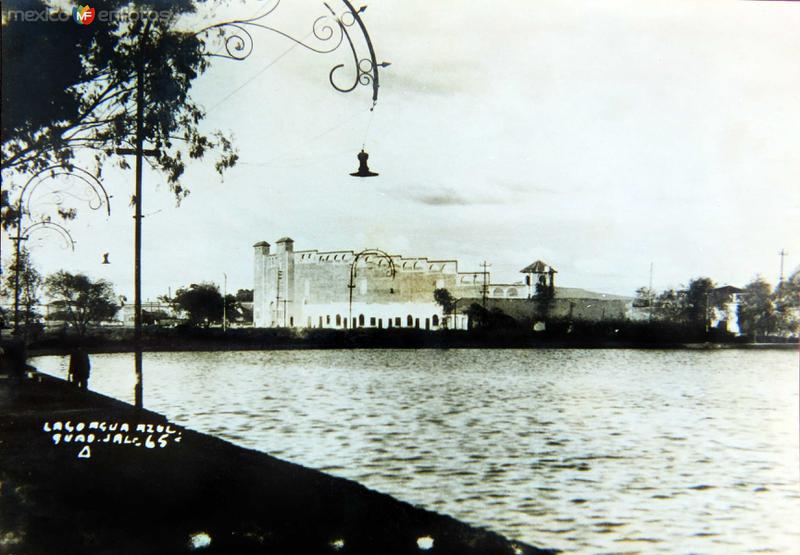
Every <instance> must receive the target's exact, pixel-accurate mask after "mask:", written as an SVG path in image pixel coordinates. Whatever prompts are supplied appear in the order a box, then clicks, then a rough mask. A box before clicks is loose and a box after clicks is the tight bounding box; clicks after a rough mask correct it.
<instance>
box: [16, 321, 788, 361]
mask: <svg viewBox="0 0 800 555" xmlns="http://www.w3.org/2000/svg"><path fill="white" fill-rule="evenodd" d="M594 332H595V333H566V332H564V330H554V331H552V332H544V333H535V332H531V331H527V330H524V331H522V330H518V329H512V330H502V329H500V330H471V331H463V330H437V331H427V330H417V329H399V328H396V329H383V330H381V329H355V330H331V329H310V330H295V329H286V328H274V329H254V328H238V329H229V330H226V331H223V330H221V329H219V328H209V329H202V328H199V329H198V328H188V329H187V328H167V329H164V328H156V329H149V330H147V329H146V330H145V333H144V335H143V339H142V348H143V350H144V351H147V352H169V351H247V350H281V349H472V348H474V349H481V348H493V349H693V350H716V349H788V350H795V349H797V348H798V343H797V341H796V340H795V341H794V342H788V341H783V342H778V341H771V342H763V343H752V342H749V341H746V340H745V339H744V338H734V337H732V336H728V335H711V336H709V337H694V336H674V335H673V336H669V335H667V336H652V335H642V334H640V335H635V334H630V333H625V331H624V330H618V329H615V328H609V329H599V330H594ZM79 345H80V346H81V347H83V348H85V349H86V350H88V351H89V352H92V353H125V352H133V350H134V342H133V334H132V330H120V329H110V330H102V329H101V330H97V331H95V332H94V333H92V334H90V335H88V336H86V337H79V336H77V335H74V334H68V333H60V334H54V333H50V334H47V335H44V336H42V337H40V338H37V339H35V340H33V341H30V342H29V344H28V353H29V355H31V356H42V355H48V354H63V353H67V352H69V351H70V350H71V349H73V348H75V347H76V346H79Z"/></svg>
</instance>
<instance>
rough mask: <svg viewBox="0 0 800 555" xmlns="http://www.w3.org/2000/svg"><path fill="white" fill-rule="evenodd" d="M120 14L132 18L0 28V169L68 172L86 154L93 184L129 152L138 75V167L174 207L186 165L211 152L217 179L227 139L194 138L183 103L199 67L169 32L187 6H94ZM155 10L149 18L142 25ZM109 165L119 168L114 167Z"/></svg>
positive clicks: (193, 51) (188, 103)
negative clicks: (163, 182)
mask: <svg viewBox="0 0 800 555" xmlns="http://www.w3.org/2000/svg"><path fill="white" fill-rule="evenodd" d="M38 5H39V6H43V4H42V3H41V2H40V3H39V4H38ZM30 6H31V5H30V3H29V4H27V9H30ZM122 8H125V9H128V10H130V11H134V12H137V13H139V14H140V15H141V17H136V18H109V20H106V21H103V20H101V19H100V18H98V19H96V20H95V21H94V22H93V23H92V25H87V26H83V25H75V24H74V22H72V21H48V22H39V23H31V22H24V21H17V20H14V19H10V20H9V21H7V22H6V23H5V24H4V25H3V33H2V35H3V37H2V42H3V44H2V50H3V71H4V75H3V91H2V108H3V114H4V117H3V129H2V131H3V137H2V150H1V151H0V153H1V154H2V160H1V161H0V167H1V168H2V169H3V170H13V171H14V172H16V173H31V172H34V171H36V170H40V169H43V168H46V167H48V166H50V165H53V164H70V163H72V162H73V160H74V158H75V156H76V154H77V152H78V151H79V150H82V149H89V150H90V151H92V152H93V153H94V159H95V162H96V171H97V174H98V175H99V174H100V171H101V168H102V166H103V164H104V162H105V161H106V159H107V158H108V157H109V156H110V155H111V154H113V153H114V149H115V148H116V147H120V146H127V147H132V146H134V145H135V137H134V135H135V129H136V84H137V74H138V70H141V75H142V82H143V88H144V106H145V114H144V129H143V131H144V136H145V138H146V140H147V142H148V148H155V149H156V150H157V152H158V154H157V155H155V156H152V157H149V158H148V162H149V163H150V164H151V165H152V166H153V167H155V168H156V169H158V170H160V171H161V172H162V173H163V174H165V175H166V178H167V181H168V183H169V185H170V187H171V188H172V190H173V192H174V193H175V195H176V197H177V199H178V200H180V199H181V198H183V197H184V196H185V195H186V194H187V193H188V190H187V189H185V188H184V187H183V186H182V185H181V184H180V183H179V179H180V177H181V175H182V174H183V172H184V169H185V164H186V162H187V159H201V158H203V157H204V156H205V155H206V154H207V153H208V152H209V151H210V150H212V149H218V150H219V153H220V155H219V158H218V159H217V161H216V163H215V167H216V169H217V171H218V172H220V173H222V172H223V171H224V170H225V169H227V168H229V167H231V166H232V165H234V164H235V162H236V160H237V154H236V152H235V150H234V148H233V145H232V143H231V141H230V140H229V139H228V138H227V137H225V136H223V135H222V134H221V133H219V132H211V133H205V132H203V131H201V129H200V122H201V121H202V120H203V119H204V117H205V112H204V111H203V109H202V108H201V107H200V106H199V105H198V104H197V103H196V102H195V101H194V100H193V99H192V97H191V96H190V94H189V91H190V88H191V84H192V82H193V81H194V80H195V79H196V78H197V77H198V76H199V75H200V74H201V73H203V72H204V71H205V70H206V69H207V67H208V58H207V57H206V56H205V55H204V43H203V39H202V38H201V37H200V36H198V35H195V34H193V33H190V32H182V31H179V30H178V23H179V21H180V19H181V17H182V16H185V15H187V14H191V13H192V12H194V3H193V2H191V1H189V0H178V1H175V2H170V3H164V2H156V1H153V2H134V1H132V0H109V1H108V2H105V3H104V9H107V10H120V9H122ZM49 9H52V8H49ZM156 11H157V13H158V14H159V17H145V14H146V13H154V12H156ZM32 68H35V70H32ZM119 164H120V166H122V167H127V165H128V163H127V162H126V161H125V160H124V159H122V158H120V159H119Z"/></svg>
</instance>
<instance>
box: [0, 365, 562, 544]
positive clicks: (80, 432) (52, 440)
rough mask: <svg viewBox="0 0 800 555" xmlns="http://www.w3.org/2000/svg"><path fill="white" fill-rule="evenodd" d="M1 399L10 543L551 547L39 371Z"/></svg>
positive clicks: (2, 389) (1, 510) (14, 381)
mask: <svg viewBox="0 0 800 555" xmlns="http://www.w3.org/2000/svg"><path fill="white" fill-rule="evenodd" d="M0 412H2V414H3V418H2V419H0V444H1V445H2V453H3V455H2V457H0V552H3V553H16V554H23V553H24V554H26V555H49V554H54V555H55V554H58V555H69V554H82V555H89V554H95V553H97V554H99V553H103V554H115V553H125V554H130V553H134V554H170V553H175V554H182V553H203V554H204V555H206V554H223V553H224V554H230V553H236V554H237V555H242V554H250V553H276V554H277V553H284V554H302V553H320V554H323V553H325V554H327V553H341V554H374V553H383V554H398V555H400V554H415V555H416V554H420V553H430V554H431V555H435V554H453V555H455V554H476V555H477V554H498V555H500V554H502V555H514V554H517V555H528V554H538V553H555V551H553V550H542V549H537V548H535V547H532V546H529V545H525V544H523V543H520V542H514V541H511V540H508V539H506V538H504V537H502V536H500V535H499V534H496V533H493V532H490V531H486V530H483V529H480V528H476V527H473V526H470V525H467V524H465V523H462V522H460V521H458V520H455V519H454V518H451V517H448V516H445V515H441V514H438V513H435V512H432V511H428V510H425V509H422V508H419V507H415V506H412V505H410V504H408V503H405V502H402V501H399V500H397V499H395V498H393V497H390V496H388V495H385V494H381V493H378V492H375V491H372V490H370V489H368V488H366V487H364V486H362V485H360V484H358V483H356V482H353V481H351V480H346V479H343V478H337V477H334V476H330V475H327V474H324V473H322V472H319V471H316V470H313V469H309V468H305V467H302V466H299V465H296V464H293V463H289V462H286V461H282V460H279V459H276V458H274V457H271V456H269V455H268V454H265V453H261V452H257V451H253V450H249V449H244V448H242V447H239V446H236V445H234V444H231V443H229V442H226V441H224V440H221V439H219V438H215V437H212V436H209V435H206V434H201V433H198V432H195V431H192V430H189V429H186V428H182V427H180V426H178V425H175V424H173V423H170V422H168V421H167V420H166V418H165V417H164V416H162V415H159V414H156V413H153V412H150V411H147V410H137V409H136V408H134V407H133V406H131V405H128V404H126V403H122V402H120V401H117V400H115V399H111V398H109V397H105V396H102V395H99V394H96V393H93V392H87V391H85V390H80V389H78V388H76V387H74V386H73V385H72V384H69V383H67V382H65V381H63V380H59V379H57V378H53V377H50V376H46V375H42V374H39V373H37V372H28V373H27V374H26V375H25V376H22V377H9V376H0Z"/></svg>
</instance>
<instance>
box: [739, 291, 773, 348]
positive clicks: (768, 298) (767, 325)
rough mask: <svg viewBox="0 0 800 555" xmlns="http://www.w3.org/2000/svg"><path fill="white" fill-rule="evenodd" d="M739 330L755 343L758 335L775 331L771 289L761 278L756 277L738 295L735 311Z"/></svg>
mask: <svg viewBox="0 0 800 555" xmlns="http://www.w3.org/2000/svg"><path fill="white" fill-rule="evenodd" d="M737 312H738V314H737V317H738V319H739V328H740V329H741V330H742V332H744V333H745V334H747V335H751V336H752V337H753V341H756V340H757V338H758V334H766V333H769V332H771V331H773V330H774V329H775V324H776V318H775V305H774V303H773V298H772V287H771V286H770V284H769V283H767V282H766V281H765V280H764V278H763V277H761V276H758V277H756V278H755V279H754V280H753V281H751V282H750V283H748V284H747V285H746V286H745V288H744V292H743V293H741V295H740V300H739V307H738V309H737Z"/></svg>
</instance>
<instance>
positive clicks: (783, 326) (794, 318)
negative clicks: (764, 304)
mask: <svg viewBox="0 0 800 555" xmlns="http://www.w3.org/2000/svg"><path fill="white" fill-rule="evenodd" d="M772 301H773V303H774V305H775V319H776V322H775V324H776V328H777V330H778V331H780V332H781V333H785V334H796V333H797V332H798V331H800V268H798V269H797V270H795V271H794V273H792V274H791V275H790V276H789V278H788V279H786V280H784V281H782V282H781V283H779V284H778V286H777V287H775V291H774V292H773V294H772Z"/></svg>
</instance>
